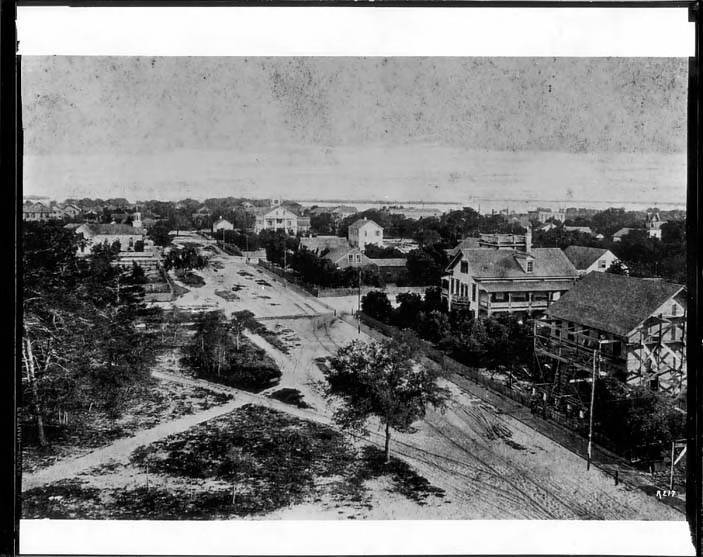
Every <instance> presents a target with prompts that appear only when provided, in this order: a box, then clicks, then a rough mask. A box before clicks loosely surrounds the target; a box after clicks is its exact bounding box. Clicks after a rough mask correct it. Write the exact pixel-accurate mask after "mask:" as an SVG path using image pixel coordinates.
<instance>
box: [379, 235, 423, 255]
mask: <svg viewBox="0 0 703 557" xmlns="http://www.w3.org/2000/svg"><path fill="white" fill-rule="evenodd" d="M383 246H384V247H386V248H394V249H397V250H398V251H399V252H401V253H410V252H411V251H413V250H415V249H418V248H419V247H420V244H418V243H417V242H416V241H415V240H410V239H409V238H384V240H383Z"/></svg>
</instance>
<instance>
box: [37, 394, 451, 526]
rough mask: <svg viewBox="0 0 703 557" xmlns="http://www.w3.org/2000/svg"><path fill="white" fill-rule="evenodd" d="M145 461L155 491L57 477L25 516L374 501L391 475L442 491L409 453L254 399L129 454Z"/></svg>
mask: <svg viewBox="0 0 703 557" xmlns="http://www.w3.org/2000/svg"><path fill="white" fill-rule="evenodd" d="M147 464H148V466H149V477H150V478H151V479H152V481H151V482H150V486H149V489H148V490H147V488H146V486H145V485H141V486H139V487H133V486H131V485H130V486H122V487H120V488H117V487H105V488H102V489H100V490H96V489H93V488H92V487H86V486H85V484H81V483H79V482H78V481H76V480H70V481H63V482H56V483H54V484H50V485H47V486H42V487H40V488H35V489H32V490H28V491H27V492H25V493H24V494H23V500H24V503H23V517H25V518H92V519H98V518H109V519H135V520H136V519H152V520H155V519H156V520H158V519H165V520H167V519H217V518H234V517H245V516H261V515H264V514H267V513H269V512H271V511H274V510H276V509H280V508H283V507H286V506H289V505H294V504H297V503H303V502H319V501H321V500H322V498H323V497H325V498H327V499H329V498H330V496H331V498H332V500H334V501H337V502H338V503H339V504H342V503H352V504H353V505H354V506H356V507H357V508H363V507H365V508H370V507H371V505H370V499H369V491H368V488H366V487H365V485H364V484H365V482H366V481H367V480H371V479H376V478H381V477H389V478H390V480H391V488H390V489H391V490H392V491H397V492H399V493H401V494H403V495H404V496H406V497H408V498H409V499H411V500H413V501H416V502H418V503H420V504H424V502H425V500H426V498H427V497H428V496H430V495H434V496H438V497H441V496H442V495H443V494H444V492H443V491H442V490H441V489H438V488H436V487H433V486H431V485H430V484H429V482H427V480H425V479H424V478H422V477H421V476H419V475H418V474H417V473H415V472H414V471H413V470H412V469H411V468H410V467H409V466H408V465H406V464H405V463H403V462H402V461H399V460H397V459H393V462H392V463H391V464H390V465H385V464H384V462H383V453H382V451H380V450H379V449H376V448H375V447H367V448H364V449H362V450H361V451H360V452H359V451H357V450H356V449H355V448H354V447H353V446H352V445H351V444H350V443H349V442H347V441H346V439H345V437H344V436H343V435H342V434H341V433H339V432H337V431H335V430H333V429H332V428H330V427H327V426H324V425H320V424H316V423H313V422H309V421H305V420H301V419H298V418H295V417H293V416H290V415H288V414H285V413H282V412H277V411H275V410H271V409H268V408H264V407H261V406H254V405H246V406H243V407H242V408H239V409H237V410H235V411H234V412H231V413H230V414H227V415H225V416H221V417H219V418H216V419H213V420H210V421H208V422H205V423H202V424H199V425H197V426H195V427H193V428H190V429H188V430H186V431H184V432H182V433H178V434H175V435H171V436H170V437H167V438H165V439H162V440H160V441H157V442H156V443H153V444H151V445H149V446H147V447H140V448H138V449H137V450H135V451H134V452H133V453H132V455H131V462H130V464H129V468H130V469H131V470H133V471H134V472H136V473H139V474H144V475H145V473H146V466H147ZM113 470H114V469H113V468H111V467H108V468H107V469H106V470H104V471H103V470H93V471H92V472H93V473H94V474H98V475H99V474H102V473H105V474H108V475H109V474H110V473H111V472H112V471H113ZM118 472H119V470H118ZM104 481H105V478H101V485H103V483H104ZM108 486H109V483H108ZM52 497H53V499H52Z"/></svg>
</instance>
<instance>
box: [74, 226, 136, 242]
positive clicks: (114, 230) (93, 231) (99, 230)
mask: <svg viewBox="0 0 703 557" xmlns="http://www.w3.org/2000/svg"><path fill="white" fill-rule="evenodd" d="M79 228H83V230H85V231H86V232H87V236H88V237H90V238H92V237H93V236H97V235H98V234H100V235H104V236H122V235H143V234H144V229H143V228H136V227H134V226H132V225H130V224H96V223H89V224H84V225H81V226H80V227H79ZM76 232H78V229H76Z"/></svg>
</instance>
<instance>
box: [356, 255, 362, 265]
mask: <svg viewBox="0 0 703 557" xmlns="http://www.w3.org/2000/svg"><path fill="white" fill-rule="evenodd" d="M356 262H357V263H361V254H359V253H357V254H356Z"/></svg>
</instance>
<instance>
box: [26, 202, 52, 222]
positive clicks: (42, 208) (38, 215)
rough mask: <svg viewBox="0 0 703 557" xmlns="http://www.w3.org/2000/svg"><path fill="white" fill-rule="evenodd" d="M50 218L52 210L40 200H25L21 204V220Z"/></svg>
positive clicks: (34, 220) (32, 220)
mask: <svg viewBox="0 0 703 557" xmlns="http://www.w3.org/2000/svg"><path fill="white" fill-rule="evenodd" d="M51 218H53V212H52V210H51V209H50V208H49V207H48V206H46V205H44V203H41V202H40V201H37V202H35V203H32V202H27V203H25V204H23V205H22V220H25V221H31V222H39V221H47V220H50V219H51Z"/></svg>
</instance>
